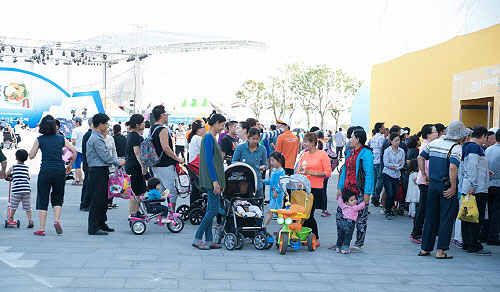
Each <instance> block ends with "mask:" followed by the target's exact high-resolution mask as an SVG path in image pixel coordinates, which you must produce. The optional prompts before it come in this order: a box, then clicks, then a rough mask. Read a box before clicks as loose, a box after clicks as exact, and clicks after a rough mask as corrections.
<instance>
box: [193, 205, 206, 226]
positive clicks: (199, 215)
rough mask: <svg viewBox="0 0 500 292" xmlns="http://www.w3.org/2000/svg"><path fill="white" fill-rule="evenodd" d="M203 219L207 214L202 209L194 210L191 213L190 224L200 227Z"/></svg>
mask: <svg viewBox="0 0 500 292" xmlns="http://www.w3.org/2000/svg"><path fill="white" fill-rule="evenodd" d="M203 217H205V212H203V210H202V209H200V208H194V209H193V210H191V212H189V222H191V224H193V225H200V223H201V220H203Z"/></svg>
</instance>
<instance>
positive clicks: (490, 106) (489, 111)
mask: <svg viewBox="0 0 500 292" xmlns="http://www.w3.org/2000/svg"><path fill="white" fill-rule="evenodd" d="M492 109H493V103H492V102H491V101H488V122H487V123H486V124H487V125H488V126H487V128H488V129H489V128H490V118H491V110H492Z"/></svg>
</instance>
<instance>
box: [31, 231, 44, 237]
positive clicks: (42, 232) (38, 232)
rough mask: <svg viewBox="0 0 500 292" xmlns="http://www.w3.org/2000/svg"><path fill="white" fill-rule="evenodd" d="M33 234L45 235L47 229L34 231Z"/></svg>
mask: <svg viewBox="0 0 500 292" xmlns="http://www.w3.org/2000/svg"><path fill="white" fill-rule="evenodd" d="M33 234H35V235H38V236H45V231H42V230H37V231H35V232H33Z"/></svg>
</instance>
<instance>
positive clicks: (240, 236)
mask: <svg viewBox="0 0 500 292" xmlns="http://www.w3.org/2000/svg"><path fill="white" fill-rule="evenodd" d="M236 237H237V238H238V244H237V245H236V249H242V248H243V244H244V243H245V236H243V233H241V232H238V235H236Z"/></svg>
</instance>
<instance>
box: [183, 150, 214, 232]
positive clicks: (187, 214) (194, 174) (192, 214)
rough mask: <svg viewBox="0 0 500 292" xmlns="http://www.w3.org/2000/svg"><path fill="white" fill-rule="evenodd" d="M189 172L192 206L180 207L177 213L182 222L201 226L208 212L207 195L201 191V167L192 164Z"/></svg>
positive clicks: (188, 166) (189, 165) (184, 205)
mask: <svg viewBox="0 0 500 292" xmlns="http://www.w3.org/2000/svg"><path fill="white" fill-rule="evenodd" d="M198 163H199V160H198ZM187 171H188V175H189V180H190V181H191V195H190V198H189V199H190V205H186V204H183V205H180V206H179V207H177V210H176V212H177V213H179V214H180V215H181V218H182V220H184V221H187V220H189V222H191V224H193V225H200V223H201V220H203V217H205V213H206V211H207V194H206V193H202V191H201V189H200V178H199V173H200V170H199V166H198V165H197V164H196V163H193V162H191V163H189V164H188V165H187Z"/></svg>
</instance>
